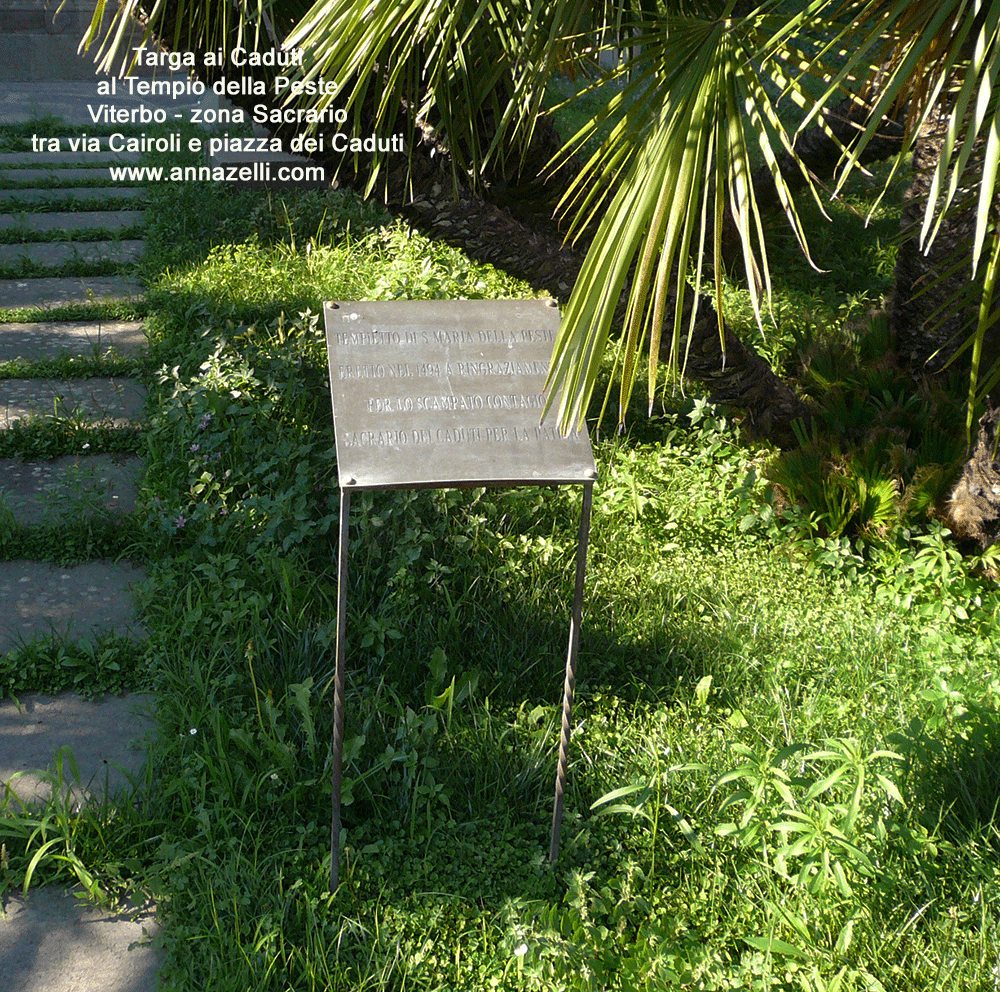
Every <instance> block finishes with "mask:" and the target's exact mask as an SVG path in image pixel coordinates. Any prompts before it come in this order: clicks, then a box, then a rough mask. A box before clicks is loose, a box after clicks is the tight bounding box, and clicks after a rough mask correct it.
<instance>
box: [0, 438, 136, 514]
mask: <svg viewBox="0 0 1000 992" xmlns="http://www.w3.org/2000/svg"><path fill="white" fill-rule="evenodd" d="M142 471H143V460H142V459H141V458H138V457H136V456H115V455H89V456H88V455H80V456H75V455H69V456H66V457H63V458H53V459H51V460H49V461H27V462H25V461H20V460H18V459H16V458H2V459H0V506H5V507H6V509H7V510H8V511H9V512H10V513H11V514H12V515H13V520H14V523H15V524H17V525H18V526H20V527H30V526H32V525H35V524H53V525H55V524H60V523H67V522H68V523H72V522H76V521H79V520H82V519H86V518H87V517H93V516H96V515H98V514H102V515H103V514H109V513H111V514H121V513H132V512H133V511H134V510H135V498H136V490H137V489H138V485H139V480H140V478H141V476H142Z"/></svg>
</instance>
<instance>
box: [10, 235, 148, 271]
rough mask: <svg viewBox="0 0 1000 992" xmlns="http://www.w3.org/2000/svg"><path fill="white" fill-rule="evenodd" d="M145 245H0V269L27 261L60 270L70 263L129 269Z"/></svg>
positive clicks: (132, 242) (134, 241) (126, 242)
mask: <svg viewBox="0 0 1000 992" xmlns="http://www.w3.org/2000/svg"><path fill="white" fill-rule="evenodd" d="M144 248H145V242H143V241H140V240H138V239H124V240H122V241H29V242H28V243H27V244H21V245H0V267H7V268H10V267H12V266H16V265H17V264H18V263H19V262H22V261H24V260H27V261H29V262H35V263H37V264H38V265H48V266H53V267H54V266H57V265H64V264H65V263H67V262H87V263H91V264H92V263H94V262H118V263H119V264H121V265H127V264H130V263H131V262H134V261H135V260H136V259H137V258H139V256H140V255H142V253H143V250H144Z"/></svg>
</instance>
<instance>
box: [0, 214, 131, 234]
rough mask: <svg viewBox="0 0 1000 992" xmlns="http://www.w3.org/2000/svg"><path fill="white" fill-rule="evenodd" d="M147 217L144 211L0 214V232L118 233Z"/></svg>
mask: <svg viewBox="0 0 1000 992" xmlns="http://www.w3.org/2000/svg"><path fill="white" fill-rule="evenodd" d="M145 218H146V211H145V210H74V211H71V212H58V213H55V212H53V213H44V214H33V213H26V212H25V211H23V210H22V211H19V212H18V213H11V214H2V213H0V229H3V230H6V229H9V228H18V229H21V230H25V231H80V230H84V229H86V228H91V227H93V228H103V229H104V230H105V231H118V230H121V229H122V228H125V227H136V226H138V225H139V224H142V222H143V221H144V220H145Z"/></svg>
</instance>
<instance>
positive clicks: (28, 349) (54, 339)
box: [0, 320, 146, 362]
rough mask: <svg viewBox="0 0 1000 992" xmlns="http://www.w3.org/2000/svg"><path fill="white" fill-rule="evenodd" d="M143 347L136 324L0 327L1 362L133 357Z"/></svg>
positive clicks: (43, 323) (40, 323) (52, 323)
mask: <svg viewBox="0 0 1000 992" xmlns="http://www.w3.org/2000/svg"><path fill="white" fill-rule="evenodd" d="M145 347H146V335H145V333H144V332H143V325H142V322H141V321H138V320H128V321H106V322H105V321H38V322H35V323H30V324H18V323H8V324H0V362H14V361H18V360H21V361H26V362H30V361H35V360H37V359H40V358H42V359H44V358H56V357H58V356H59V355H63V354H71V355H79V356H85V357H96V356H100V355H105V354H107V352H108V351H110V350H112V349H114V351H116V352H119V353H121V354H123V355H135V354H138V353H139V352H141V351H142V350H143V349H144V348H145Z"/></svg>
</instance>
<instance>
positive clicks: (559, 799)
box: [549, 482, 594, 864]
mask: <svg viewBox="0 0 1000 992" xmlns="http://www.w3.org/2000/svg"><path fill="white" fill-rule="evenodd" d="M593 496H594V484H593V483H592V482H585V483H584V485H583V508H582V509H581V510H580V541H579V543H578V545H577V549H576V590H575V591H574V593H573V616H572V619H571V620H570V624H569V650H568V651H567V652H566V681H565V682H564V684H563V700H562V735H561V737H560V739H559V763H558V765H557V767H556V795H555V803H554V805H553V808H552V838H551V841H550V842H549V864H554V863H555V861H556V859H557V858H558V857H559V831H560V829H561V827H562V818H563V800H564V798H565V794H566V766H567V764H568V763H569V738H570V732H571V730H572V712H573V690H574V687H575V685H576V654H577V651H578V649H579V647H580V624H581V622H582V618H583V580H584V573H585V572H586V569H587V543H588V540H589V538H590V508H591V504H592V502H593Z"/></svg>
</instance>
